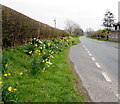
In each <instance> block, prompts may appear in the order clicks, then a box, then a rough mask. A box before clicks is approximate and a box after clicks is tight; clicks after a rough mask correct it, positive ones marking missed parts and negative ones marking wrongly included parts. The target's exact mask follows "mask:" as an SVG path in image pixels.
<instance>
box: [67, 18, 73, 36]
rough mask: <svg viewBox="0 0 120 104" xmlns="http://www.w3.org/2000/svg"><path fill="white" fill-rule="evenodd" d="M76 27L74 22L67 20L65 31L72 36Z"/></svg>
mask: <svg viewBox="0 0 120 104" xmlns="http://www.w3.org/2000/svg"><path fill="white" fill-rule="evenodd" d="M74 26H75V22H74V21H72V20H66V21H65V31H66V32H68V33H70V34H72V32H73V29H74Z"/></svg>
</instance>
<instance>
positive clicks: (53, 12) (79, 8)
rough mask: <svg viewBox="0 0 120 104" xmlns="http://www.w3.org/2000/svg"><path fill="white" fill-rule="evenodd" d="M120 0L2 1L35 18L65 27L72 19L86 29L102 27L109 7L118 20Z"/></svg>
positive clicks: (58, 26) (1, 0) (0, 0)
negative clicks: (67, 21) (66, 22)
mask: <svg viewBox="0 0 120 104" xmlns="http://www.w3.org/2000/svg"><path fill="white" fill-rule="evenodd" d="M118 1H120V0H0V3H1V4H3V5H6V6H8V7H10V8H12V9H14V10H17V11H19V12H21V13H23V14H25V15H27V16H29V17H31V18H33V19H36V20H38V21H40V22H43V23H45V24H48V25H50V26H53V27H54V18H56V21H57V28H59V29H64V27H65V21H66V20H67V19H69V20H72V21H74V22H76V23H77V24H79V25H80V26H81V28H82V29H83V30H84V31H85V30H86V29H87V28H92V29H94V30H98V29H100V28H102V26H101V25H102V20H103V18H104V14H105V12H106V11H107V9H109V10H110V11H111V12H112V13H113V14H114V16H115V19H117V20H116V21H118Z"/></svg>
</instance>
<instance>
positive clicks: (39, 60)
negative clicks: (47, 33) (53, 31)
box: [24, 36, 74, 75]
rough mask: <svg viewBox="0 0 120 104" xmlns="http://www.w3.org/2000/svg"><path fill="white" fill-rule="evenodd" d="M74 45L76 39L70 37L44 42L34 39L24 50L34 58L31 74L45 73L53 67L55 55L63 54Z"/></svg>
mask: <svg viewBox="0 0 120 104" xmlns="http://www.w3.org/2000/svg"><path fill="white" fill-rule="evenodd" d="M72 44H74V39H73V38H72V37H70V36H69V37H62V38H60V39H51V40H43V41H41V40H39V39H36V38H34V39H32V40H31V41H30V42H28V44H27V45H26V50H24V52H25V53H26V54H28V55H32V56H33V57H34V59H33V60H32V61H31V69H32V71H31V73H32V74H33V75H35V74H36V73H37V72H44V71H45V69H47V67H49V66H50V65H53V64H52V62H51V59H52V58H54V54H57V53H60V52H62V51H63V49H64V48H66V47H69V46H70V45H72Z"/></svg>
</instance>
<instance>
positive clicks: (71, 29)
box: [65, 20, 83, 36]
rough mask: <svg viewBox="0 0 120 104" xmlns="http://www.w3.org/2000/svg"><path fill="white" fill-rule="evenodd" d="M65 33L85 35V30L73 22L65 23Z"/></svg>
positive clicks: (67, 21)
mask: <svg viewBox="0 0 120 104" xmlns="http://www.w3.org/2000/svg"><path fill="white" fill-rule="evenodd" d="M65 31H66V32H68V33H70V34H74V35H76V36H80V35H82V34H83V30H82V29H81V28H80V26H79V25H78V24H77V23H75V22H74V21H72V20H66V21H65Z"/></svg>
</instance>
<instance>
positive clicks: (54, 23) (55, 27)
mask: <svg viewBox="0 0 120 104" xmlns="http://www.w3.org/2000/svg"><path fill="white" fill-rule="evenodd" d="M54 24H55V28H56V18H55V19H54Z"/></svg>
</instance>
